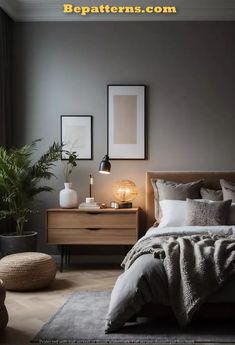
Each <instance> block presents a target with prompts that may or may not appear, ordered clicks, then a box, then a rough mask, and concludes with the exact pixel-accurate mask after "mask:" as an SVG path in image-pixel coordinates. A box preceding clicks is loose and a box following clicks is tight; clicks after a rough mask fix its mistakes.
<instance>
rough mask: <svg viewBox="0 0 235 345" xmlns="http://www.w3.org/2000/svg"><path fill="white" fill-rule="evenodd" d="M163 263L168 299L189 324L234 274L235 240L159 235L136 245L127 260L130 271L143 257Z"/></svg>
mask: <svg viewBox="0 0 235 345" xmlns="http://www.w3.org/2000/svg"><path fill="white" fill-rule="evenodd" d="M147 253H152V254H153V255H154V256H155V257H156V258H159V259H161V260H162V261H163V265H164V268H165V272H166V276H167V281H168V284H167V285H168V291H167V293H168V296H169V300H170V304H171V307H172V309H173V311H174V313H175V316H176V318H177V320H178V322H179V323H180V324H181V325H182V326H184V325H186V324H187V323H189V322H190V320H191V318H192V316H193V314H194V312H195V311H196V310H197V309H198V307H199V306H200V305H201V304H202V303H203V302H204V301H205V300H206V299H207V298H208V296H210V295H211V294H212V293H213V292H214V291H216V290H217V289H218V288H219V287H220V286H221V285H222V284H223V283H224V282H225V281H226V280H227V279H228V277H230V276H231V275H232V274H234V273H235V237H234V236H232V235H229V236H224V235H219V234H209V233H207V234H200V235H191V236H179V237H178V236H160V237H150V238H146V239H143V240H142V241H139V242H137V243H136V245H135V246H134V247H133V248H132V249H131V250H130V252H129V253H128V254H127V256H126V258H125V259H124V261H123V263H122V266H123V267H124V268H125V270H127V269H128V268H129V267H130V266H131V265H132V264H133V263H134V261H135V260H136V259H137V258H138V257H140V256H141V255H143V254H147Z"/></svg>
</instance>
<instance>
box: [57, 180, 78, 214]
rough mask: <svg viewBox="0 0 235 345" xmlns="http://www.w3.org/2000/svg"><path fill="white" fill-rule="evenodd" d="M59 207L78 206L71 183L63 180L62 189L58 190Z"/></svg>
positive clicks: (75, 193) (76, 196)
mask: <svg viewBox="0 0 235 345" xmlns="http://www.w3.org/2000/svg"><path fill="white" fill-rule="evenodd" d="M60 207H62V208H76V207H78V195H77V192H76V191H75V190H74V189H72V183H69V182H65V183H64V189H62V190H61V191H60Z"/></svg>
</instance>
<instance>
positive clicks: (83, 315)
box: [32, 291, 235, 344]
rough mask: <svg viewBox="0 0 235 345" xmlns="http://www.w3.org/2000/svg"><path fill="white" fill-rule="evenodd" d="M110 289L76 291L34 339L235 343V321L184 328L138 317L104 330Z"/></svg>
mask: <svg viewBox="0 0 235 345" xmlns="http://www.w3.org/2000/svg"><path fill="white" fill-rule="evenodd" d="M109 299H110V292H108V291H102V292H95V291H78V292H75V293H74V294H73V295H72V296H71V297H70V298H69V299H68V300H67V301H66V302H65V304H64V305H63V306H62V307H61V308H60V309H59V310H58V311H57V313H56V314H55V315H54V316H53V317H52V318H51V319H50V321H49V322H48V323H46V324H45V325H44V326H43V327H42V329H41V330H40V332H39V333H38V334H37V335H36V336H35V338H34V339H33V340H32V342H34V343H41V344H63V343H66V344H69V343H72V344H84V343H87V344H92V343H99V344H120V343H121V344H130V343H131V344H196V343H210V344H216V343H225V344H226V343H227V344H233V343H235V327H234V323H233V324H232V323H231V324H229V323H226V324H221V323H220V324H219V325H218V324H214V323H213V324H205V323H203V325H200V324H196V325H194V326H190V327H187V328H183V329H182V328H180V327H178V326H177V325H176V324H165V323H164V322H159V321H158V322H157V323H156V321H155V322H154V321H153V320H149V319H138V323H128V324H126V325H125V326H124V327H123V329H122V330H120V331H118V332H116V333H113V334H105V333H104V318H105V315H106V313H107V310H108V304H109Z"/></svg>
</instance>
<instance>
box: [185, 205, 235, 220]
mask: <svg viewBox="0 0 235 345" xmlns="http://www.w3.org/2000/svg"><path fill="white" fill-rule="evenodd" d="M230 205H231V200H226V201H210V200H191V199H187V210H186V220H185V225H199V226H206V225H225V224H227V219H228V215H229V212H230Z"/></svg>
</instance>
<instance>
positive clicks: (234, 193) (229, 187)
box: [220, 179, 235, 202]
mask: <svg viewBox="0 0 235 345" xmlns="http://www.w3.org/2000/svg"><path fill="white" fill-rule="evenodd" d="M220 185H221V187H222V191H223V199H224V200H230V199H231V200H232V202H235V183H233V182H229V181H226V180H223V179H221V180H220Z"/></svg>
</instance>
